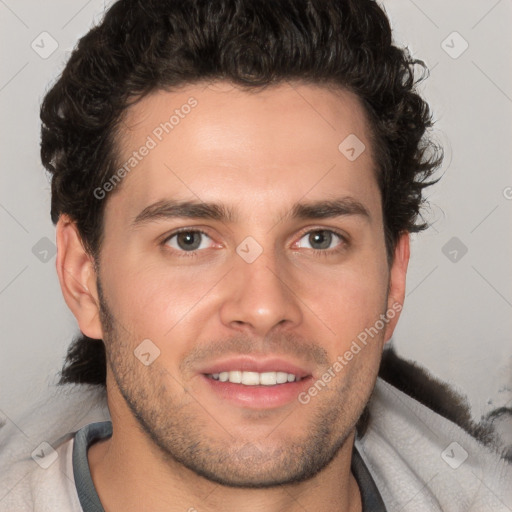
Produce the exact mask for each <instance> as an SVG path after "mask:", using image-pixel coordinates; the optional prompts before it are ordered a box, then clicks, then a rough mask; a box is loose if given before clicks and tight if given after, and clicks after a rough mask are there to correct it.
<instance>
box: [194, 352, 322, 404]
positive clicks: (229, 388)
mask: <svg viewBox="0 0 512 512" xmlns="http://www.w3.org/2000/svg"><path fill="white" fill-rule="evenodd" d="M199 373H200V374H201V377H202V378H203V382H205V384H206V386H207V387H206V389H207V390H208V392H210V393H213V394H214V396H216V397H218V398H220V399H221V400H222V401H226V400H227V401H228V402H229V403H231V404H232V405H235V406H236V407H243V408H255V409H260V410H261V409H273V408H276V407H281V406H284V405H286V404H289V403H291V402H294V401H295V400H296V399H297V395H298V394H299V393H300V392H301V391H303V390H304V389H305V388H306V387H307V386H309V385H310V381H311V378H312V372H311V370H310V369H309V368H307V367H306V366H305V365H300V364H296V363H294V362H292V361H289V360H285V359H282V358H268V357H267V358H266V359H257V358H254V357H248V356H244V357H240V356H239V357H232V358H229V359H224V360H222V361H216V362H215V363H210V364H208V365H207V366H205V367H204V368H201V369H200V371H199Z"/></svg>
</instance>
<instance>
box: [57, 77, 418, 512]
mask: <svg viewBox="0 0 512 512" xmlns="http://www.w3.org/2000/svg"><path fill="white" fill-rule="evenodd" d="M190 97H194V98H195V99H196V100H197V102H198V104H197V106H196V107H195V108H194V109H193V110H192V111H191V112H190V114H188V115H187V116H186V117H184V119H181V120H180V123H179V124H178V125H177V126H175V128H174V129H173V131H172V132H171V133H169V134H167V135H165V137H164V138H163V139H162V141H161V142H159V143H158V145H157V146H156V147H155V148H154V149H152V150H151V151H150V152H149V154H148V155H147V156H146V157H145V158H144V159H143V160H142V161H141V162H140V163H139V164H138V166H137V167H136V169H135V170H133V171H132V172H131V173H129V174H128V175H127V176H126V177H125V178H124V179H123V181H122V183H121V184H120V185H119V186H118V187H117V188H116V190H115V191H114V192H111V193H110V194H109V195H108V196H107V197H106V198H105V199H104V200H106V201H107V203H106V208H105V219H104V242H103V245H102V248H101V252H100V257H99V269H98V268H96V267H95V266H94V261H93V258H92V257H91V256H90V255H89V254H87V253H86V252H85V251H84V249H83V246H82V244H81V243H80V238H79V235H78V233H77V230H76V226H75V225H74V223H73V222H72V221H71V219H69V218H68V217H66V216H62V217H61V219H60V220H59V223H58V226H57V241H58V259H57V270H58V274H59V278H60V282H61V286H62V290H63V294H64V297H65V300H66V302H67V304H68V305H69V307H70V309H71V310H72V312H73V313H74V315H75V317H76V318H77V321H78V323H79V326H80V329H81V331H82V332H83V333H85V334H86V335H88V336H90V337H92V338H98V339H100V338H101V339H103V340H104V341H105V344H106V349H107V357H108V366H107V396H108V404H109V409H110V412H111V416H112V423H113V436H112V438H110V439H109V440H106V441H103V442H100V443H96V444H94V445H93V446H92V447H91V448H90V450H89V453H88V457H89V464H90V467H91V473H92V477H93V481H94V484H95V487H96V489H97V491H98V494H99V496H100V499H101V501H102V503H103V504H104V507H105V510H107V511H109V512H110V511H114V512H115V511H121V510H122V511H131V510H133V511H135V510H137V511H141V510H144V511H145V510H148V511H149V510H151V511H160V510H161V511H163V510H166V511H168V510H181V511H183V510H193V509H196V510H198V511H203V510H204V511H210V510H211V511H213V510H220V509H222V510H224V511H231V510H233V511H235V510H237V511H244V510H251V511H255V510H265V511H271V512H272V511H279V510H289V511H296V510H304V509H306V510H318V509H320V508H328V509H330V510H332V509H333V504H336V505H335V506H336V508H337V509H339V510H348V511H356V510H361V500H360V491H359V488H358V486H357V483H356V481H355V478H354V477H353V475H352V474H351V471H350V461H351V456H352V447H353V442H354V436H355V424H356V422H357V420H358V418H359V416H360V414H361V413H362V411H363V409H364V407H365V405H366V403H367V401H368V400H369V397H370V395H371V392H372V389H373V387H374V384H375V380H376V376H377V372H378V366H379V362H380V357H381V353H382V349H383V345H384V343H385V342H386V341H388V340H389V339H390V337H391V335H392V333H393V330H394V328H395V326H396V323H397V321H398V318H399V313H397V314H395V315H394V318H393V319H389V321H388V322H387V323H386V325H385V328H384V329H381V330H380V331H379V333H378V335H377V336H375V337H374V338H372V339H371V341H370V342H369V343H368V344H367V345H366V346H364V348H363V349H362V350H361V351H360V352H359V353H357V354H356V355H355V356H354V357H353V359H351V360H350V362H349V363H348V364H347V365H346V366H344V368H343V370H342V371H340V372H339V373H336V377H335V378H332V379H331V381H330V382H329V383H328V385H327V386H326V387H324V388H323V389H322V391H321V392H318V394H317V395H316V396H314V397H312V398H311V400H310V401H309V403H307V404H305V405H303V404H301V403H300V402H299V401H298V400H295V399H294V400H291V401H289V402H287V403H285V404H284V405H280V406H277V407H275V406H270V405H269V406H261V405H260V406H258V407H253V406H251V405H250V404H247V405H243V404H240V403H234V402H232V401H229V400H224V399H222V398H220V397H219V395H218V394H217V393H216V392H214V391H212V389H211V388H210V386H209V384H208V383H207V381H206V380H205V377H204V376H203V375H202V374H201V372H200V370H201V369H202V368H204V367H205V365H208V364H210V363H211V362H213V361H218V360H220V359H222V358H225V357H227V356H232V355H235V356H236V355H240V354H248V355H249V356H251V357H252V356H254V357H269V356H279V357H280V358H281V359H283V360H286V361H290V362H292V363H293V364H295V365H297V366H299V367H300V368H304V369H306V370H307V371H308V372H309V374H310V379H311V381H310V382H311V383H314V382H315V381H316V380H317V379H319V378H321V377H322V375H323V374H324V372H325V371H326V370H327V369H328V368H329V367H331V366H332V365H333V363H334V362H335V361H336V360H337V358H338V356H340V355H343V354H344V353H345V352H346V351H347V350H349V348H350V346H351V343H352V341H353V340H354V339H356V338H357V335H358V334H359V333H361V332H362V331H364V329H365V328H368V327H370V326H373V325H374V324H375V322H376V320H378V319H379V318H380V315H381V314H384V313H385V312H386V311H387V310H388V309H390V308H393V305H395V306H396V304H402V303H403V300H404V291H405V276H406V271H407V263H408V260H409V237H408V235H407V234H403V235H402V236H401V237H400V239H399V241H398V244H397V246H396V249H395V251H394V259H393V262H392V264H391V266H389V265H388V263H387V260H386V248H385V243H384V230H383V219H382V213H381V208H382V207H381V197H380V192H379V189H378V186H377V181H376V172H375V162H374V158H373V156H372V153H371V142H370V137H369V129H368V124H367V121H366V117H365V113H364V110H363V108H362V106H361V104H360V102H359V100H358V99H357V97H355V96H354V95H352V94H351V93H349V92H346V91H339V90H332V89H327V88H324V87H321V86H315V85H310V84H308V85H306V84H293V85H292V84H289V83H286V84H282V85H279V86H275V87H272V88H269V89H266V90H264V91H259V92H258V93H254V92H247V91H243V90H240V89H238V88H236V87H233V86H231V85H229V84H227V83H223V82H215V83H211V84H196V85H188V86H187V87H184V88H182V89H180V90H176V91H173V92H162V91H160V92H158V93H155V94H152V95H151V96H148V97H146V98H145V99H144V100H142V101H140V102H139V103H137V104H136V105H135V106H133V107H132V108H131V109H130V110H129V111H128V112H127V115H126V117H125V119H124V122H123V125H122V127H121V129H120V131H119V137H118V140H119V141H120V144H119V146H120V147H119V152H120V161H123V162H124V161H125V160H126V159H127V158H128V157H129V156H130V154H131V153H132V151H133V150H134V149H137V148H139V147H140V146H141V145H142V144H143V143H144V142H145V141H146V139H147V136H148V135H150V134H151V133H152V131H153V130H154V129H155V127H156V126H158V125H159V124H160V123H161V122H163V121H165V120H166V119H168V117H169V115H170V114H169V113H172V111H173V110H174V109H175V108H180V106H181V105H183V104H185V103H186V102H187V100H188V99H189V98H190ZM349 134H356V135H357V137H358V138H359V139H360V140H361V141H363V143H364V144H365V146H366V150H365V151H363V153H362V154H361V155H360V156H359V157H358V158H357V159H356V160H355V161H353V162H351V161H349V160H348V159H347V158H346V157H345V156H344V155H343V154H342V153H341V152H340V151H339V150H338V146H339V144H340V143H341V142H342V141H343V140H344V139H345V138H346V137H347V136H348V135H349ZM339 197H350V198H352V200H355V201H358V202H359V203H360V204H361V205H363V206H364V208H365V209H366V210H367V212H368V216H364V215H356V214H353V215H342V216H336V217H331V218H324V219H311V218H305V219H294V218H291V217H290V216H288V217H287V216H286V215H287V214H289V213H290V211H291V209H292V206H293V205H294V204H295V203H297V202H314V201H323V200H332V199H334V198H339ZM166 199H175V200H176V199H179V200H187V201H198V202H216V203H221V204H223V205H225V206H226V207H230V208H231V209H232V210H233V211H234V212H235V213H236V217H237V218H236V219H233V221H232V222H231V221H229V222H228V221H220V220H213V219H195V218H158V219H152V220H150V221H148V222H145V223H141V224H139V225H136V226H134V225H133V221H134V219H135V218H136V217H137V216H138V215H139V214H140V213H141V212H142V211H143V210H144V209H145V208H146V207H148V206H149V205H151V204H153V203H155V202H158V201H161V200H166ZM178 228H188V229H189V230H191V229H195V230H197V229H200V230H201V231H204V232H205V233H206V234H207V235H208V236H206V237H204V238H202V237H201V235H197V234H195V235H192V240H195V241H200V242H201V243H200V244H199V243H198V244H197V247H199V248H198V249H196V250H195V255H194V256H190V254H191V253H190V252H189V251H187V250H186V247H187V246H186V245H183V244H181V245H180V243H179V240H178V238H177V237H172V238H171V239H169V238H168V237H169V236H170V235H173V232H174V231H175V230H176V229H178ZM322 230H330V231H329V233H330V232H331V231H332V232H334V234H333V235H332V237H331V236H330V235H329V233H327V232H326V231H322ZM318 231H320V232H321V234H322V233H323V237H324V238H322V237H320V238H315V236H314V235H315V234H316V235H318ZM335 233H339V234H340V235H342V236H344V237H345V241H343V239H342V238H338V237H337V236H336V235H335ZM194 236H195V237H196V238H194ZM248 236H250V237H252V238H253V239H254V240H256V241H257V243H258V244H259V246H260V247H261V249H262V251H263V252H262V253H261V254H260V255H259V257H257V258H256V259H255V261H253V262H252V263H248V262H247V261H246V260H244V259H243V258H242V257H241V256H240V255H239V254H238V253H237V251H236V249H237V247H238V246H239V245H240V244H241V242H242V241H244V240H245V239H246V237H248ZM166 238H167V239H168V240H167V241H166ZM188 240H189V241H190V239H188ZM318 240H323V241H324V242H325V241H327V242H326V244H325V245H322V242H318ZM181 241H182V242H183V238H182V239H181ZM183 247H185V249H184V248H183ZM315 249H316V251H315ZM98 282H99V283H100V284H101V288H99V287H98ZM100 303H101V305H100ZM145 339H150V340H151V342H152V343H153V344H154V346H156V347H158V349H159V350H160V355H159V357H158V358H157V359H155V360H154V362H152V364H150V365H148V366H146V365H144V364H142V363H141V362H140V361H139V360H138V359H137V358H136V357H135V356H134V350H135V349H136V347H137V346H138V345H139V344H140V343H141V342H142V340H145ZM306 390H307V388H306ZM277 484H280V485H277ZM251 486H252V487H251Z"/></svg>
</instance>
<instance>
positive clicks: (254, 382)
mask: <svg viewBox="0 0 512 512" xmlns="http://www.w3.org/2000/svg"><path fill="white" fill-rule="evenodd" d="M209 377H211V378H212V379H214V380H218V381H220V382H232V383H233V384H244V385H245V386H275V385H276V384H285V383H286V382H295V381H298V380H300V378H299V377H296V376H295V375H293V374H292V373H286V372H263V373H258V372H242V371H239V370H234V371H231V372H220V373H212V374H210V375H209Z"/></svg>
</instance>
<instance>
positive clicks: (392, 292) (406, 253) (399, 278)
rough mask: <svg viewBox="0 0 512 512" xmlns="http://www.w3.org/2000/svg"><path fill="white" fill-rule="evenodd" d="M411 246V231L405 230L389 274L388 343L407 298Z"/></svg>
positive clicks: (385, 338)
mask: <svg viewBox="0 0 512 512" xmlns="http://www.w3.org/2000/svg"><path fill="white" fill-rule="evenodd" d="M409 257H410V247H409V233H408V232H404V233H402V234H401V235H400V238H399V239H398V242H397V244H396V248H395V253H394V256H393V263H392V265H391V270H390V275H389V294H388V309H387V311H388V319H389V323H388V324H387V325H386V331H385V334H384V343H387V342H388V341H389V340H390V339H391V336H392V335H393V331H394V330H395V327H396V324H397V323H398V319H399V318H400V313H401V311H402V308H403V304H404V300H405V283H406V275H407V266H408V264H409Z"/></svg>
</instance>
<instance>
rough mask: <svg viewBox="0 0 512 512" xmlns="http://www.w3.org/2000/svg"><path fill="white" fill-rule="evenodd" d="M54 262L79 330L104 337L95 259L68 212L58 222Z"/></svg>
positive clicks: (64, 294) (65, 297) (67, 302)
mask: <svg viewBox="0 0 512 512" xmlns="http://www.w3.org/2000/svg"><path fill="white" fill-rule="evenodd" d="M56 265H57V274H58V276H59V281H60V287H61V290H62V295H63V296H64V300H65V301H66V304H67V305H68V307H69V309H70V310H71V312H72V313H73V315H75V318H76V319H77V322H78V325H79V327H80V330H81V331H82V333H83V334H85V335H86V336H89V337H90V338H95V339H103V332H102V329H101V322H100V318H99V301H98V291H97V288H96V271H95V268H94V261H93V258H92V256H91V255H90V254H88V253H87V251H86V250H85V249H84V246H83V244H82V241H81V238H80V235H79V233H78V229H77V227H76V224H75V223H74V222H73V221H72V220H71V219H70V218H69V217H68V216H67V215H61V216H60V218H59V221H58V223H57V263H56Z"/></svg>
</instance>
